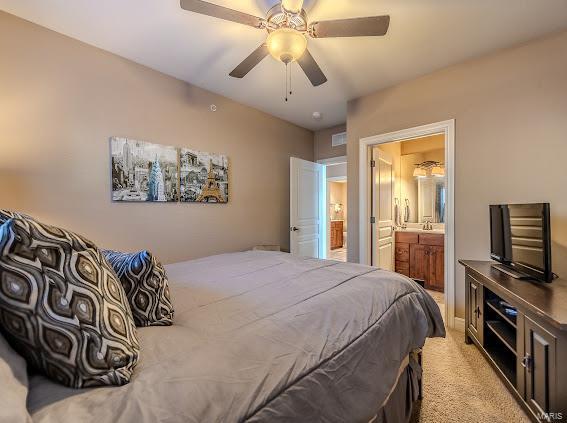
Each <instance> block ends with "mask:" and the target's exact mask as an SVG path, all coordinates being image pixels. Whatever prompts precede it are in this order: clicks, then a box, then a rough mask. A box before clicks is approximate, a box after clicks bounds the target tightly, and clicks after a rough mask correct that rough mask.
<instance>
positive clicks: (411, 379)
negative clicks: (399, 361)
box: [369, 350, 422, 423]
mask: <svg viewBox="0 0 567 423" xmlns="http://www.w3.org/2000/svg"><path fill="white" fill-rule="evenodd" d="M421 356H422V352H421V350H419V351H414V352H412V353H411V354H410V355H409V356H408V360H407V361H406V362H405V363H404V364H406V365H405V368H401V369H400V373H399V376H398V382H397V383H396V386H395V387H394V389H392V391H391V392H390V395H389V396H388V398H387V399H386V401H385V403H384V405H383V406H382V407H381V408H380V409H379V411H378V413H377V414H376V415H375V416H374V418H373V419H371V420H370V422H369V423H408V422H409V421H410V420H411V417H412V414H413V412H414V409H415V407H416V406H418V403H417V401H418V400H421V395H422V391H421V389H422V388H421V379H422V368H421ZM402 367H403V366H402Z"/></svg>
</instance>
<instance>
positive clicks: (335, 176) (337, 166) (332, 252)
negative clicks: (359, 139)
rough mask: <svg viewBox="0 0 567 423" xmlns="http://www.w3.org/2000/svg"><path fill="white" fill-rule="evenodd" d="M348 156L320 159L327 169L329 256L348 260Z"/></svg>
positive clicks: (334, 258)
mask: <svg viewBox="0 0 567 423" xmlns="http://www.w3.org/2000/svg"><path fill="white" fill-rule="evenodd" d="M346 160H347V159H346V156H343V157H334V158H332V159H323V160H319V161H318V163H320V164H323V165H324V166H325V169H326V178H327V183H326V198H327V202H326V204H327V258H328V259H330V260H338V261H344V262H346V261H347V248H348V246H347V230H348V228H347V215H348V205H347V185H348V182H347V162H346Z"/></svg>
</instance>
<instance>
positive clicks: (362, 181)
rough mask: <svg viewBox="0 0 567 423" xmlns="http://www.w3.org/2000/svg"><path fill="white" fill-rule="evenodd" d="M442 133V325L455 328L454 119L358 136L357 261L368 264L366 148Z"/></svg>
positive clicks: (368, 155)
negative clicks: (443, 235)
mask: <svg viewBox="0 0 567 423" xmlns="http://www.w3.org/2000/svg"><path fill="white" fill-rule="evenodd" d="M435 134H444V135H445V178H446V186H447V199H446V206H445V213H446V214H445V316H446V325H447V327H449V328H455V325H456V324H457V325H458V327H461V326H464V325H462V324H461V323H462V322H461V321H460V320H462V319H457V318H455V266H456V264H455V119H450V120H445V121H441V122H435V123H430V124H427V125H421V126H416V127H413V128H407V129H402V130H400V131H394V132H388V133H385V134H380V135H374V136H371V137H366V138H361V139H360V140H359V180H358V184H359V207H360V210H359V219H360V220H359V261H360V263H361V264H370V256H369V254H370V251H371V248H370V240H371V236H370V235H371V234H370V231H371V225H370V207H371V205H370V201H369V199H370V175H371V174H370V170H371V168H370V151H371V147H373V146H377V145H380V144H386V143H390V142H396V141H407V140H410V139H414V138H422V137H425V136H428V135H435Z"/></svg>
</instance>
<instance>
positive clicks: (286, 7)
mask: <svg viewBox="0 0 567 423" xmlns="http://www.w3.org/2000/svg"><path fill="white" fill-rule="evenodd" d="M282 9H283V11H284V13H291V14H294V15H297V14H299V13H301V11H302V10H303V0H282Z"/></svg>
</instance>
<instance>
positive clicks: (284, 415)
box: [28, 251, 444, 423]
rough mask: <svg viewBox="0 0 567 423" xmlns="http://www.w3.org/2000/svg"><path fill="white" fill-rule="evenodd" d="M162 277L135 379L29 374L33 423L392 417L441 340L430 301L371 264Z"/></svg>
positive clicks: (240, 264) (283, 265)
mask: <svg viewBox="0 0 567 423" xmlns="http://www.w3.org/2000/svg"><path fill="white" fill-rule="evenodd" d="M166 268H167V272H168V276H169V281H170V289H171V296H172V300H173V303H174V307H175V320H174V325H173V326H170V327H147V328H140V329H139V338H140V343H141V360H140V362H139V364H138V366H137V367H136V370H135V373H134V376H133V378H132V380H131V382H130V383H129V384H128V385H125V386H122V387H104V388H95V389H84V390H73V389H69V388H66V387H63V386H60V385H57V384H55V383H52V382H50V381H49V380H47V379H46V378H44V377H42V376H39V375H35V376H33V377H32V378H31V380H30V391H29V397H28V409H29V411H30V414H31V415H32V418H33V421H34V422H41V423H51V422H57V423H61V422H77V421H80V422H96V423H105V422H116V421H120V422H135V423H145V422H152V423H153V422H158V421H160V422H240V421H245V422H266V421H270V422H272V421H294V422H303V421H305V422H313V421H325V422H369V421H401V420H399V419H402V418H401V417H399V416H400V415H402V414H403V415H404V417H403V419H406V417H407V412H408V406H411V403H412V402H413V400H414V399H415V396H416V389H417V385H416V383H417V382H418V381H419V378H420V370H421V368H420V366H419V362H418V359H417V355H416V351H418V350H419V348H421V347H422V346H423V345H424V342H425V339H426V337H437V336H444V328H443V321H442V318H441V315H440V312H439V308H438V307H437V305H436V304H435V302H434V301H433V299H432V298H431V297H430V296H429V295H428V294H427V293H426V292H425V291H424V290H423V289H422V288H421V287H420V286H419V285H418V284H417V283H415V282H414V281H412V280H410V279H408V278H406V277H404V276H402V275H398V274H395V273H391V272H387V271H383V270H379V269H376V268H371V267H367V266H361V265H357V264H349V263H340V262H336V261H328V260H317V259H307V258H298V257H294V256H292V255H289V254H285V253H275V252H265V251H249V252H243V253H234V254H224V255H218V256H213V257H207V258H203V259H199V260H193V261H187V262H183V263H177V264H172V265H169V266H167V267H166ZM408 398H409V400H408ZM400 413H401V414H400ZM392 416H394V417H392Z"/></svg>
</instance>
